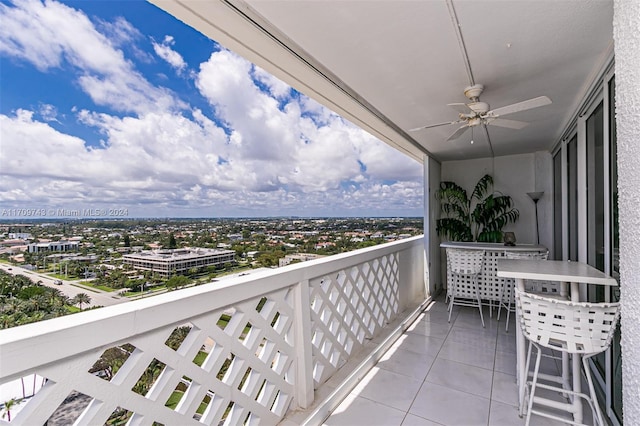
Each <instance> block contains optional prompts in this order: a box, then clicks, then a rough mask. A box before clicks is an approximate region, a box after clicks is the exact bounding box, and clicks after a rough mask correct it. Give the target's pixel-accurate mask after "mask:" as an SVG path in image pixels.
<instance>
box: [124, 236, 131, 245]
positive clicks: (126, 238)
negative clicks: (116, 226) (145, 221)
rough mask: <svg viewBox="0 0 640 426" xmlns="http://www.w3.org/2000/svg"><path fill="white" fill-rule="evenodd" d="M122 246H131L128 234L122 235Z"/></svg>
mask: <svg viewBox="0 0 640 426" xmlns="http://www.w3.org/2000/svg"><path fill="white" fill-rule="evenodd" d="M124 246H125V247H131V237H129V234H125V235H124Z"/></svg>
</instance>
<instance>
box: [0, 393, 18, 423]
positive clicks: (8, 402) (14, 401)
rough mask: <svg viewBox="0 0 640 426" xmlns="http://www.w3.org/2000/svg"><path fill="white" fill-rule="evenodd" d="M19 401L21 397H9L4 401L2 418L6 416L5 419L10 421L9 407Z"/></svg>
mask: <svg viewBox="0 0 640 426" xmlns="http://www.w3.org/2000/svg"><path fill="white" fill-rule="evenodd" d="M20 401H22V398H11V399H10V400H8V401H5V403H4V413H3V414H2V418H3V419H4V417H5V416H7V421H8V422H10V421H11V409H12V408H13V406H14V405H16V404H19V403H20Z"/></svg>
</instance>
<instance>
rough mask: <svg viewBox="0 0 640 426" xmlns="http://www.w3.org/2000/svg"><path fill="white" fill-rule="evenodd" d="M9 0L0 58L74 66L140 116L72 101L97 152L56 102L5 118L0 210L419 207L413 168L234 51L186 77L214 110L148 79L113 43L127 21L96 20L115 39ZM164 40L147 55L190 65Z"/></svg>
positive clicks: (102, 98)
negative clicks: (42, 206)
mask: <svg viewBox="0 0 640 426" xmlns="http://www.w3.org/2000/svg"><path fill="white" fill-rule="evenodd" d="M15 4H16V6H15V7H10V6H8V5H5V4H0V16H1V17H2V19H3V23H5V22H8V23H9V25H8V27H9V28H7V26H5V25H3V26H2V27H0V43H1V44H0V46H1V47H0V49H1V50H0V51H1V52H2V53H4V54H5V55H9V56H12V57H14V58H19V59H21V60H25V61H27V62H29V63H31V64H33V65H34V66H35V67H37V68H38V69H40V70H42V71H47V70H49V69H51V68H60V67H63V66H64V65H65V63H70V64H72V65H73V66H74V67H75V69H76V70H77V75H76V77H72V78H77V80H76V81H77V83H78V85H79V86H80V87H82V88H83V90H85V92H86V93H87V94H89V95H90V96H91V98H92V99H93V100H94V102H95V103H96V104H97V105H107V106H109V107H111V108H113V109H114V110H116V111H125V112H133V113H135V116H132V117H119V116H116V115H112V114H109V113H98V112H96V111H92V110H88V109H80V108H75V107H74V108H73V109H72V111H73V112H74V114H76V116H77V119H78V122H79V124H82V125H85V126H89V127H92V128H94V129H96V130H97V131H99V132H100V134H101V135H102V138H103V144H102V147H101V148H91V147H89V146H88V144H86V143H85V141H84V140H82V139H81V138H78V137H75V136H71V135H68V134H65V133H63V132H62V131H60V130H57V129H56V128H54V127H52V126H51V125H50V122H51V121H56V120H57V117H59V114H58V111H57V109H56V107H55V106H54V105H49V104H41V105H40V107H39V108H38V110H37V111H29V110H27V109H21V110H18V111H17V112H16V113H15V114H14V115H11V116H9V115H2V114H0V139H1V140H2V151H1V152H0V176H1V177H2V178H1V179H0V200H2V202H3V204H11V205H13V206H15V207H24V206H26V205H27V204H28V203H46V204H48V206H51V207H63V208H78V207H82V205H78V204H84V203H87V204H91V203H93V204H96V203H108V204H109V205H110V206H112V207H119V206H129V207H131V209H132V214H138V215H153V216H158V215H162V214H166V215H184V216H197V215H203V216H216V215H246V216H252V215H255V216H260V215H280V214H299V215H340V214H387V213H383V212H385V211H384V210H381V209H382V207H381V206H385V207H384V208H386V209H387V210H388V211H389V214H406V213H403V211H404V210H406V209H409V210H410V212H408V213H409V214H415V212H419V211H421V209H422V196H423V194H422V179H421V178H422V168H421V166H420V165H419V164H418V163H417V162H415V161H413V160H411V159H409V158H408V157H406V156H404V155H402V154H400V153H398V152H397V151H395V150H393V149H391V148H390V147H388V146H386V145H384V144H382V143H381V142H380V141H378V140H377V139H375V138H374V137H372V136H371V135H370V134H368V133H366V132H364V131H363V130H361V129H359V128H357V127H355V126H354V125H352V124H351V123H349V122H347V121H346V120H344V119H342V118H341V117H339V116H338V115H336V114H335V113H333V112H331V111H329V110H327V109H326V108H323V107H322V106H320V105H319V104H318V103H317V102H315V101H313V100H311V99H309V98H307V97H305V96H302V95H299V94H297V93H296V92H293V91H292V90H291V89H290V88H289V87H288V86H286V85H285V84H284V83H283V82H282V81H280V80H278V79H276V78H275V77H272V76H269V75H268V74H266V73H265V72H264V71H263V70H261V69H260V68H258V67H255V66H254V65H252V64H251V63H249V62H247V61H246V60H244V59H242V58H240V57H238V56H237V55H235V54H233V53H232V52H229V51H227V50H219V51H215V52H213V53H212V54H211V56H210V58H209V59H208V60H207V61H206V62H204V63H202V64H200V68H199V72H198V73H197V74H194V75H193V77H194V80H195V83H196V87H197V89H198V90H199V92H200V94H201V95H202V96H203V97H204V98H205V99H206V100H207V101H208V102H209V104H210V105H211V110H207V109H206V108H205V109H204V110H201V109H197V108H193V107H190V106H188V105H185V104H184V103H182V102H181V101H179V100H178V99H177V98H176V96H175V95H174V94H173V93H171V92H169V91H168V90H166V89H164V88H161V87H156V86H153V85H152V84H150V83H149V82H148V81H147V80H146V78H145V77H144V76H143V75H142V74H140V73H139V72H138V71H136V69H135V68H134V66H133V64H132V63H131V62H130V61H129V60H127V59H126V57H125V54H124V52H123V51H122V50H119V49H117V48H116V47H114V46H116V45H118V44H123V45H124V44H126V40H127V39H129V40H135V39H137V38H139V37H140V35H139V33H138V32H137V30H136V29H135V28H133V27H132V26H131V24H130V23H129V22H128V21H126V20H124V19H122V20H120V19H118V20H116V21H115V22H114V23H113V25H112V26H109V25H107V24H105V23H102V24H101V25H102V26H101V27H100V28H103V29H104V28H107V30H106V31H107V33H108V34H109V37H112V39H111V41H110V40H109V39H108V38H107V37H105V36H104V35H103V34H101V33H99V32H98V31H97V30H96V27H95V26H94V24H92V22H91V21H90V20H89V19H88V18H87V17H86V16H85V15H84V14H83V13H82V12H79V11H77V10H74V9H72V8H70V7H68V6H65V5H61V4H59V3H56V2H55V1H48V2H47V3H44V4H43V3H41V2H39V1H36V0H26V1H20V2H16V3H15ZM60 22H64V25H61V24H60ZM113 37H115V38H113ZM143 38H144V37H143ZM173 43H174V41H173V38H172V37H170V36H166V37H165V39H164V40H163V42H162V43H160V44H158V43H155V42H154V43H153V44H154V50H155V53H156V54H157V55H158V56H160V57H161V58H163V59H164V60H166V61H167V62H168V63H169V64H171V65H172V66H173V67H174V69H176V70H177V71H180V70H186V69H187V65H186V63H185V62H184V60H183V59H182V56H180V54H179V53H177V52H176V51H174V50H173V49H172V48H171V47H170V46H172V45H173ZM128 51H129V52H132V50H131V49H129V50H128ZM134 54H135V53H134ZM174 54H175V55H174ZM153 72H157V70H156V71H153ZM212 112H213V113H215V115H214V114H213V113H212ZM218 123H223V124H224V129H223V128H221V126H220V125H219V124H218ZM391 212H395V213H391Z"/></svg>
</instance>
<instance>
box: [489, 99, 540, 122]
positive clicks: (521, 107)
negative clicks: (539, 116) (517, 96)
mask: <svg viewBox="0 0 640 426" xmlns="http://www.w3.org/2000/svg"><path fill="white" fill-rule="evenodd" d="M550 103H551V99H549V98H547V97H546V96H539V97H537V98H533V99H529V100H526V101H522V102H518V103H517V104H511V105H507V106H503V107H500V108H496V109H494V110H493V111H489V112H488V113H487V115H488V116H494V117H500V116H502V115H507V114H513V113H515V112H520V111H526V110H528V109H533V108H538V107H541V106H545V105H549V104H550Z"/></svg>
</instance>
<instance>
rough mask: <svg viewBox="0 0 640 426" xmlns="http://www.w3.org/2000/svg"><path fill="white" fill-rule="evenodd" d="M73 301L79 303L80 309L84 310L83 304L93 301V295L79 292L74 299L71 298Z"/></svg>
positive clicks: (75, 303)
mask: <svg viewBox="0 0 640 426" xmlns="http://www.w3.org/2000/svg"><path fill="white" fill-rule="evenodd" d="M71 303H73V304H74V305H78V307H79V308H80V310H82V305H83V304H89V303H91V296H89V295H88V294H87V293H78V294H76V295H75V297H74V298H73V299H71Z"/></svg>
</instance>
